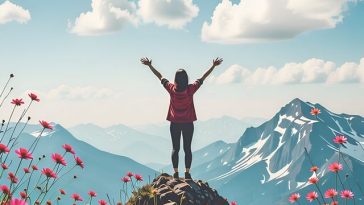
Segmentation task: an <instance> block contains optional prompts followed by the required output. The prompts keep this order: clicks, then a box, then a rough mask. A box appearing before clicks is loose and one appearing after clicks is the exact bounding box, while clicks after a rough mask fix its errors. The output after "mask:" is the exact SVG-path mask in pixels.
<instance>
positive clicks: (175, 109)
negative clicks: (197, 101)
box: [161, 78, 203, 123]
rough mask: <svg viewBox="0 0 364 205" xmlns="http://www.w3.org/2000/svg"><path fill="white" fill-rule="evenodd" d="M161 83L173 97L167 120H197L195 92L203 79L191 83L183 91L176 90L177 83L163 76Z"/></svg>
mask: <svg viewBox="0 0 364 205" xmlns="http://www.w3.org/2000/svg"><path fill="white" fill-rule="evenodd" d="M161 83H162V84H163V86H164V88H165V89H166V90H167V91H168V93H169V95H170V97H171V99H170V103H169V108H168V115H167V120H168V121H171V122H180V123H182V122H184V123H185V122H193V121H196V120H197V117H196V112H195V106H194V104H193V94H194V93H195V92H196V91H197V90H198V89H199V88H200V86H201V85H202V83H203V82H202V80H201V79H197V80H196V81H195V82H194V83H192V84H189V85H188V86H187V89H185V90H184V91H182V92H177V91H176V85H174V84H173V83H170V82H169V81H168V80H167V79H165V78H162V79H161Z"/></svg>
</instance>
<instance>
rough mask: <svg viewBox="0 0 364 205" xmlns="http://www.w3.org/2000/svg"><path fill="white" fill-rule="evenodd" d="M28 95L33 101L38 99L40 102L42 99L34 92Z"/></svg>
mask: <svg viewBox="0 0 364 205" xmlns="http://www.w3.org/2000/svg"><path fill="white" fill-rule="evenodd" d="M28 96H29V97H30V99H31V100H32V101H33V100H34V101H37V102H39V101H40V99H39V98H38V96H37V95H36V94H34V93H29V94H28Z"/></svg>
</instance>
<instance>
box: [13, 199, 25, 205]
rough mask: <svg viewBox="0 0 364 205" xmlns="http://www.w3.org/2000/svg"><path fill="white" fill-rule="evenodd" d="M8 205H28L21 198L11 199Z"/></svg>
mask: <svg viewBox="0 0 364 205" xmlns="http://www.w3.org/2000/svg"><path fill="white" fill-rule="evenodd" d="M9 205H28V204H27V202H25V201H24V200H22V199H15V198H13V199H11V201H10V203H9Z"/></svg>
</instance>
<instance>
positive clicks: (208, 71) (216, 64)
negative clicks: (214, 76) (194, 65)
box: [200, 58, 223, 81]
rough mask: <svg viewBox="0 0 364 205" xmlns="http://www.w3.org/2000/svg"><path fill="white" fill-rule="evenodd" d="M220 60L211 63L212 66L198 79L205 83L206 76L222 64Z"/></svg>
mask: <svg viewBox="0 0 364 205" xmlns="http://www.w3.org/2000/svg"><path fill="white" fill-rule="evenodd" d="M222 61H223V60H222V58H216V59H214V60H213V61H212V66H211V67H210V68H209V69H208V70H207V71H206V72H205V74H203V76H202V77H201V78H200V79H201V80H202V81H205V79H206V78H207V76H209V75H210V73H211V72H212V71H213V70H214V69H215V67H216V66H218V65H220V64H221V63H222Z"/></svg>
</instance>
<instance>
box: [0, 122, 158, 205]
mask: <svg viewBox="0 0 364 205" xmlns="http://www.w3.org/2000/svg"><path fill="white" fill-rule="evenodd" d="M40 129H41V127H40V126H35V125H30V126H28V128H27V129H26V130H25V132H24V133H23V134H22V135H21V137H20V139H19V144H18V145H17V146H16V148H17V147H25V148H29V147H30V144H31V143H32V142H33V140H34V139H35V136H38V131H39V130H40ZM63 144H70V145H72V146H73V148H74V149H75V151H76V155H77V156H79V157H80V158H81V159H82V160H83V161H84V164H85V168H84V169H83V170H82V169H80V168H79V167H76V169H75V170H74V172H71V173H70V174H68V175H66V176H65V177H66V178H65V179H64V180H62V181H60V183H59V184H58V185H57V186H56V187H55V188H54V189H53V190H55V192H54V193H53V199H55V197H56V196H57V195H58V188H64V189H65V190H66V192H67V193H69V194H72V193H74V192H75V193H79V194H81V196H82V197H83V198H84V199H87V197H88V196H87V192H88V191H89V190H94V191H96V192H97V193H99V196H100V197H101V198H104V199H106V193H108V194H109V195H110V197H112V198H115V200H117V199H118V198H119V190H120V188H121V187H122V186H123V184H122V182H121V177H123V176H125V174H126V173H127V172H128V171H131V172H135V173H138V174H141V175H143V177H144V180H145V181H146V182H147V181H148V178H149V177H150V178H151V179H153V178H154V177H155V176H156V175H158V174H159V173H158V172H156V171H154V170H153V169H150V168H148V167H146V166H144V165H142V164H140V163H138V162H136V161H134V160H132V159H130V158H128V157H124V156H118V155H115V154H111V153H108V152H105V151H101V150H99V149H97V148H95V147H93V146H91V145H89V144H87V143H85V142H83V141H80V140H78V139H76V138H75V137H74V136H73V135H72V134H71V133H70V132H68V131H67V130H66V129H65V128H63V127H62V126H61V125H56V126H55V128H54V130H53V131H51V132H46V133H44V134H43V135H42V137H41V139H40V141H39V145H38V148H37V149H36V150H35V152H34V153H33V156H34V158H35V159H36V160H37V159H38V157H41V156H42V155H45V156H46V158H45V159H44V160H42V161H41V162H40V164H39V168H43V167H50V168H52V167H53V166H54V163H53V162H52V160H51V159H50V157H51V154H52V153H56V152H57V153H60V154H63V153H64V150H63V148H62V145H63ZM10 160H12V161H13V163H12V165H11V167H12V168H11V167H10V168H11V170H12V171H15V169H16V166H17V165H18V161H19V159H18V157H17V156H16V154H15V153H14V152H13V151H12V152H11V153H10V157H9V159H8V161H10ZM66 161H67V163H68V166H69V167H72V166H73V165H74V164H75V162H74V159H73V157H71V156H67V155H66ZM73 174H76V176H77V179H76V180H74V179H73ZM148 176H149V177H148ZM5 181H7V182H8V179H7V178H6V177H4V176H3V177H2V180H0V183H1V184H4V183H5ZM7 182H6V184H8V183H7ZM50 196H51V195H50ZM69 199H70V197H69V196H67V197H66V201H64V200H63V201H62V202H63V203H62V204H72V203H71V202H70V201H69Z"/></svg>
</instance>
